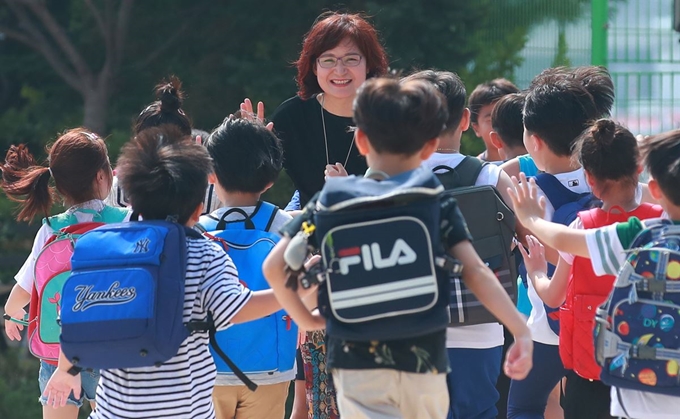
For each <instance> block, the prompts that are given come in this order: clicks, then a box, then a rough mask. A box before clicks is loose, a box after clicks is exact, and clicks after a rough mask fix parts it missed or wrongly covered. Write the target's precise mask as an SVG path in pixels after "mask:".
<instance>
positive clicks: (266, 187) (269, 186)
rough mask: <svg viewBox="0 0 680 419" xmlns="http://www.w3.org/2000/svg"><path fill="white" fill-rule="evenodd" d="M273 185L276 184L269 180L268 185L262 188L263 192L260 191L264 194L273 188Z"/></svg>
mask: <svg viewBox="0 0 680 419" xmlns="http://www.w3.org/2000/svg"><path fill="white" fill-rule="evenodd" d="M272 186H274V182H269V183H268V184H267V186H265V187H264V189H263V190H262V192H260V193H261V194H263V193H265V192H267V191H268V190H269V188H271V187H272Z"/></svg>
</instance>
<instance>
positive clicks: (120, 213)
mask: <svg viewBox="0 0 680 419" xmlns="http://www.w3.org/2000/svg"><path fill="white" fill-rule="evenodd" d="M129 212H130V210H129V209H128V208H119V207H112V206H109V205H106V206H105V207H104V209H103V210H102V211H101V212H100V215H101V219H102V222H103V223H106V224H113V223H122V222H123V220H125V217H127V215H128V213H129Z"/></svg>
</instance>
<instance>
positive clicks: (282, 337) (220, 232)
mask: <svg viewBox="0 0 680 419" xmlns="http://www.w3.org/2000/svg"><path fill="white" fill-rule="evenodd" d="M278 211H279V208H278V207H277V206H275V205H273V204H270V203H268V202H259V203H258V205H257V206H256V208H255V210H254V211H253V213H252V214H251V215H250V216H249V215H248V214H246V213H245V211H243V210H242V209H240V208H231V209H229V210H226V211H225V212H224V214H223V215H222V216H221V217H220V218H216V217H214V216H213V215H212V214H211V215H206V216H202V217H201V218H200V220H199V225H200V227H201V228H202V229H204V230H205V231H206V232H207V233H206V234H205V235H206V236H207V237H208V238H211V239H215V240H216V241H218V242H220V243H222V244H223V245H224V247H225V250H226V252H227V254H228V255H229V257H230V258H231V259H232V261H233V262H234V265H235V266H236V269H237V270H238V274H239V279H240V280H241V282H242V283H243V284H244V285H245V286H246V287H248V288H249V289H251V290H253V291H260V290H266V289H269V288H270V287H269V284H268V283H267V281H266V280H265V278H264V275H263V273H262V263H263V262H264V260H265V258H266V257H267V255H269V252H271V250H272V249H273V248H274V246H275V245H276V243H278V241H279V236H278V235H277V234H274V233H272V232H270V231H269V229H270V228H271V225H272V223H273V221H274V218H275V217H276V215H277V213H278ZM235 212H236V213H239V214H240V215H241V216H242V217H243V218H242V219H238V220H236V221H226V220H227V218H228V217H229V216H230V215H231V214H233V213H235ZM297 331H298V329H297V326H296V325H295V323H293V322H292V320H291V318H290V317H289V316H288V315H287V314H286V312H285V311H283V310H279V311H277V312H275V313H273V314H270V315H269V316H266V317H263V318H261V319H257V320H253V321H249V322H247V323H243V324H235V325H233V326H231V327H229V328H228V329H226V330H222V331H219V332H217V334H216V336H215V338H216V340H217V342H218V343H219V345H220V347H221V348H223V349H224V350H225V351H226V352H227V353H229V355H230V357H231V358H232V359H233V360H234V362H235V363H236V364H238V365H239V367H240V368H241V369H242V370H243V371H244V372H246V373H250V374H257V373H272V372H284V371H289V370H291V369H292V368H293V366H294V365H295V348H296V346H297ZM211 350H213V358H214V359H215V365H216V366H217V372H218V373H223V374H233V371H232V369H231V368H230V367H229V366H228V365H227V364H225V363H224V362H223V361H222V360H221V359H220V358H219V357H218V356H216V354H215V353H214V349H213V348H212V347H211Z"/></svg>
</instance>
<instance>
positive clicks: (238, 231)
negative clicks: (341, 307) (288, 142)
mask: <svg viewBox="0 0 680 419" xmlns="http://www.w3.org/2000/svg"><path fill="white" fill-rule="evenodd" d="M205 147H206V149H207V150H208V153H209V154H210V156H211V157H212V161H213V166H214V172H213V173H212V174H210V176H209V179H210V183H211V184H213V185H214V187H215V190H216V192H217V196H218V197H219V200H220V201H221V202H223V203H224V205H225V206H224V207H223V208H220V209H218V210H215V211H213V212H211V213H210V214H209V215H204V216H202V217H201V218H200V220H199V225H200V227H202V228H203V229H205V230H206V231H208V232H209V234H210V235H212V236H215V237H217V238H218V239H219V240H225V241H226V251H227V254H228V255H229V256H230V257H231V259H232V260H233V261H234V264H235V265H236V268H237V269H238V270H239V276H240V277H241V278H242V279H243V280H244V281H245V284H246V286H247V287H248V288H250V289H252V290H261V289H267V288H269V286H268V285H267V282H266V281H265V279H264V277H263V275H262V269H261V267H262V262H263V261H264V259H265V257H266V256H267V255H268V253H269V251H270V250H271V248H273V247H274V245H275V243H276V242H277V241H278V239H279V236H278V234H277V232H278V231H279V229H280V228H281V227H282V226H283V225H284V224H285V223H286V222H288V221H289V220H290V219H291V216H290V215H288V214H287V213H286V212H284V211H282V210H280V209H279V208H278V207H277V206H275V205H273V204H270V203H269V202H264V201H261V200H260V197H261V195H262V193H264V192H265V191H266V190H267V189H269V188H270V187H271V186H272V185H273V183H274V182H275V181H276V179H277V177H278V175H279V172H280V171H281V168H282V164H283V150H282V147H281V142H280V140H279V139H278V138H277V137H276V135H274V133H273V132H272V131H271V130H269V129H267V128H266V127H265V126H264V125H263V124H262V123H261V122H259V121H258V120H252V121H251V120H247V119H239V118H228V119H226V120H225V121H224V122H223V123H222V125H220V126H219V127H217V128H216V129H215V130H214V131H213V132H212V134H211V135H210V137H208V138H207V140H206V141H205ZM216 338H217V341H218V342H219V343H220V346H221V347H222V349H223V350H224V351H225V352H226V353H227V354H229V356H230V357H231V358H232V360H233V361H234V363H236V365H238V366H239V368H241V370H243V372H244V373H246V374H247V375H248V378H249V379H250V380H252V381H253V382H254V383H256V384H258V386H259V387H258V389H257V391H256V392H251V391H248V389H246V387H245V385H243V383H242V382H241V380H240V379H239V378H238V377H236V376H235V375H234V374H233V372H232V371H231V370H229V368H228V367H227V366H226V365H224V363H223V362H222V361H221V359H219V357H214V358H215V363H216V364H217V378H216V380H215V388H214V390H213V403H214V405H215V413H216V416H217V418H218V419H233V418H251V417H252V418H272V419H273V418H276V417H278V418H283V415H284V412H285V410H286V408H285V405H286V398H287V396H288V387H289V385H290V382H291V380H293V379H294V378H295V368H294V366H295V347H296V343H297V327H296V326H295V324H294V323H292V321H291V320H290V318H289V317H288V316H287V315H286V313H285V312H284V311H283V310H280V311H277V312H276V313H274V314H272V315H270V316H267V317H264V318H262V319H259V320H255V321H252V322H248V323H245V324H242V325H234V326H232V327H230V328H229V329H227V330H225V331H222V332H219V333H218V334H217V335H216Z"/></svg>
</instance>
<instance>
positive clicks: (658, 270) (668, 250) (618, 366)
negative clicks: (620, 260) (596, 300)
mask: <svg viewBox="0 0 680 419" xmlns="http://www.w3.org/2000/svg"><path fill="white" fill-rule="evenodd" d="M644 224H645V229H644V230H643V231H642V232H640V233H639V234H638V236H637V237H636V238H635V239H634V240H633V243H632V244H631V246H630V248H629V250H628V258H627V260H626V262H625V263H624V265H623V266H622V268H621V270H620V271H619V273H618V275H617V276H616V280H615V282H614V289H613V291H612V293H611V294H610V295H609V298H608V299H607V301H606V302H605V303H604V304H603V305H602V306H601V307H600V308H599V309H598V310H597V316H596V318H595V320H596V326H595V332H594V337H595V356H596V359H597V362H598V364H599V365H600V366H601V367H602V373H601V374H600V378H601V380H602V381H603V382H604V383H605V384H608V385H610V386H614V387H617V388H627V389H634V390H640V391H645V392H650V393H660V394H667V395H671V396H676V397H678V396H680V379H679V376H678V374H679V367H678V365H680V226H677V225H673V223H672V222H671V221H669V220H661V219H656V220H645V221H644Z"/></svg>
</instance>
